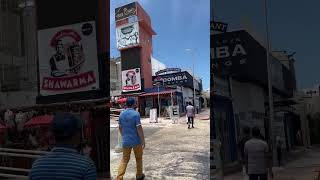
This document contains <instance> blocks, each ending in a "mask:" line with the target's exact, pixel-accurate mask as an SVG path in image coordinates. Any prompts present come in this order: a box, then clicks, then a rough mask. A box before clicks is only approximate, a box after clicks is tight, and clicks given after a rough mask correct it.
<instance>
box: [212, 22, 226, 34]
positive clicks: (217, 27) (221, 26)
mask: <svg viewBox="0 0 320 180" xmlns="http://www.w3.org/2000/svg"><path fill="white" fill-rule="evenodd" d="M227 29H228V24H226V23H222V22H217V21H211V22H210V32H215V31H217V32H227Z"/></svg>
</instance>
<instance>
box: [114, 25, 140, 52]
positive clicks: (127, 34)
mask: <svg viewBox="0 0 320 180" xmlns="http://www.w3.org/2000/svg"><path fill="white" fill-rule="evenodd" d="M116 41H117V48H118V49H119V50H120V49H125V48H130V47H134V46H137V45H139V43H140V39H139V23H138V22H134V23H130V24H126V25H124V26H120V27H117V29H116Z"/></svg>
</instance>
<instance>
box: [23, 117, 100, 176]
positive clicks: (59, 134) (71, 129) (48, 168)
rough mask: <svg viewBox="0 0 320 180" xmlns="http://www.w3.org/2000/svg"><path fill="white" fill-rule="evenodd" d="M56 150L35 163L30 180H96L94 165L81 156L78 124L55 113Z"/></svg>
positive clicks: (77, 121) (73, 118)
mask: <svg viewBox="0 0 320 180" xmlns="http://www.w3.org/2000/svg"><path fill="white" fill-rule="evenodd" d="M52 131H53V134H54V137H55V141H56V146H55V147H54V148H53V149H52V150H51V152H49V153H48V154H46V155H44V156H43V157H41V158H39V159H38V160H36V161H35V162H34V163H33V165H32V168H31V171H30V174H29V179H30V180H44V179H45V180H53V179H59V180H96V179H97V172H96V167H95V164H94V162H93V161H92V160H90V159H89V158H87V157H85V156H83V155H81V154H80V152H79V150H78V146H79V145H80V142H81V140H80V139H81V121H80V120H79V119H78V118H76V117H75V116H73V115H72V114H70V113H57V114H55V115H54V119H53V122H52Z"/></svg>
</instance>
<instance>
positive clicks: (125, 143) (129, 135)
mask: <svg viewBox="0 0 320 180" xmlns="http://www.w3.org/2000/svg"><path fill="white" fill-rule="evenodd" d="M134 106H135V100H134V99H133V98H128V99H127V109H126V110H124V111H123V112H122V113H121V114H120V117H119V131H120V133H121V136H122V147H123V157H122V160H121V163H120V166H119V170H118V176H117V180H122V179H123V176H124V174H125V172H126V168H127V165H128V163H129V160H130V154H131V150H132V149H133V152H134V155H135V158H136V165H137V172H136V179H137V180H143V179H144V178H145V175H144V174H143V172H142V154H143V149H144V148H145V140H144V134H143V129H142V126H141V122H140V114H139V112H137V111H135V110H134Z"/></svg>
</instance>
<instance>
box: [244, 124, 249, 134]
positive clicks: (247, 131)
mask: <svg viewBox="0 0 320 180" xmlns="http://www.w3.org/2000/svg"><path fill="white" fill-rule="evenodd" d="M243 133H244V134H246V135H250V128H249V127H248V126H245V127H244V128H243Z"/></svg>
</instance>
